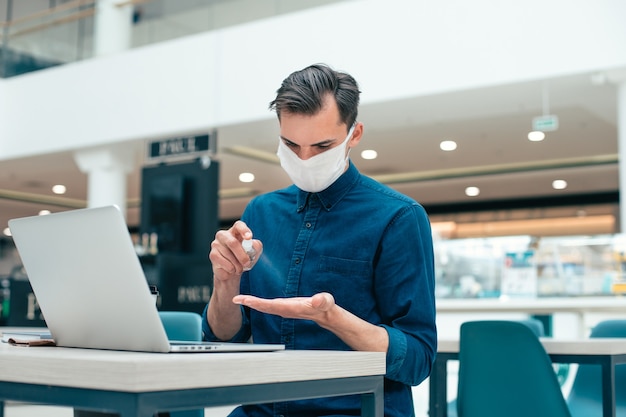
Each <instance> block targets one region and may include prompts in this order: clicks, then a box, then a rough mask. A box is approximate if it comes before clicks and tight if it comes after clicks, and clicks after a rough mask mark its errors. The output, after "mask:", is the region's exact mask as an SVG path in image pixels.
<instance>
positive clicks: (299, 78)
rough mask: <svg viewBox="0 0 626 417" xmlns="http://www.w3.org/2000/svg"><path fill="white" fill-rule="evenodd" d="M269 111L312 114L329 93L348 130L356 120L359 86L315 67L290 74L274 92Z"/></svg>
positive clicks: (347, 76)
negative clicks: (274, 95) (274, 96)
mask: <svg viewBox="0 0 626 417" xmlns="http://www.w3.org/2000/svg"><path fill="white" fill-rule="evenodd" d="M276 93H277V94H276V98H275V99H274V100H273V101H272V102H271V103H270V106H269V108H270V110H276V115H277V116H278V119H279V120H280V115H281V113H283V112H285V113H294V114H304V115H311V116H313V115H315V114H317V113H318V112H319V111H320V110H321V109H322V105H323V104H324V98H325V97H326V96H327V95H328V94H331V95H332V96H333V97H334V98H335V101H336V102H337V107H338V108H339V117H340V118H341V121H342V122H343V123H345V124H346V125H347V126H348V127H350V126H352V125H353V124H354V122H355V121H356V118H357V114H358V107H359V94H360V93H361V92H360V91H359V86H358V84H357V82H356V80H355V79H354V78H353V77H352V76H351V75H350V74H346V73H343V72H339V71H335V70H333V69H332V68H330V67H329V66H328V65H325V64H315V65H311V66H308V67H306V68H304V69H302V70H300V71H296V72H294V73H292V74H290V75H289V76H288V77H287V78H285V80H284V81H283V83H282V85H281V86H280V88H279V89H278V90H277V91H276Z"/></svg>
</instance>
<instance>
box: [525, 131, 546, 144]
mask: <svg viewBox="0 0 626 417" xmlns="http://www.w3.org/2000/svg"><path fill="white" fill-rule="evenodd" d="M545 138H546V134H545V133H543V132H542V131H541V130H533V131H532V132H529V133H528V140H529V141H531V142H541V141H542V140H544V139H545Z"/></svg>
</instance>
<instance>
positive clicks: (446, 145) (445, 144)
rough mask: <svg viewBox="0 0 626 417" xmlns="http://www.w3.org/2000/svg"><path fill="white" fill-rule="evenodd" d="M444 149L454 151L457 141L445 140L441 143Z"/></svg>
mask: <svg viewBox="0 0 626 417" xmlns="http://www.w3.org/2000/svg"><path fill="white" fill-rule="evenodd" d="M439 148H440V149H441V150H442V151H453V150H455V149H456V142H455V141H453V140H444V141H442V142H441V143H440V144H439Z"/></svg>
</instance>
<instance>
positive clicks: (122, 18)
mask: <svg viewBox="0 0 626 417" xmlns="http://www.w3.org/2000/svg"><path fill="white" fill-rule="evenodd" d="M126 3H127V2H126V1H123V0H98V1H97V2H96V15H95V18H94V55H95V56H103V55H108V54H112V53H116V52H121V51H125V50H127V49H128V48H130V46H131V40H132V33H131V31H132V25H133V5H132V4H130V3H129V4H126ZM120 4H124V5H123V6H121V5H120Z"/></svg>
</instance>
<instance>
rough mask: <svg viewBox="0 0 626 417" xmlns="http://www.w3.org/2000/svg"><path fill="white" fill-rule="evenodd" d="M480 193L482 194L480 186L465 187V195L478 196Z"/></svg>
mask: <svg viewBox="0 0 626 417" xmlns="http://www.w3.org/2000/svg"><path fill="white" fill-rule="evenodd" d="M478 194H480V188H478V187H467V188H466V189H465V195H466V196H468V197H476V196H477V195H478Z"/></svg>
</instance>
